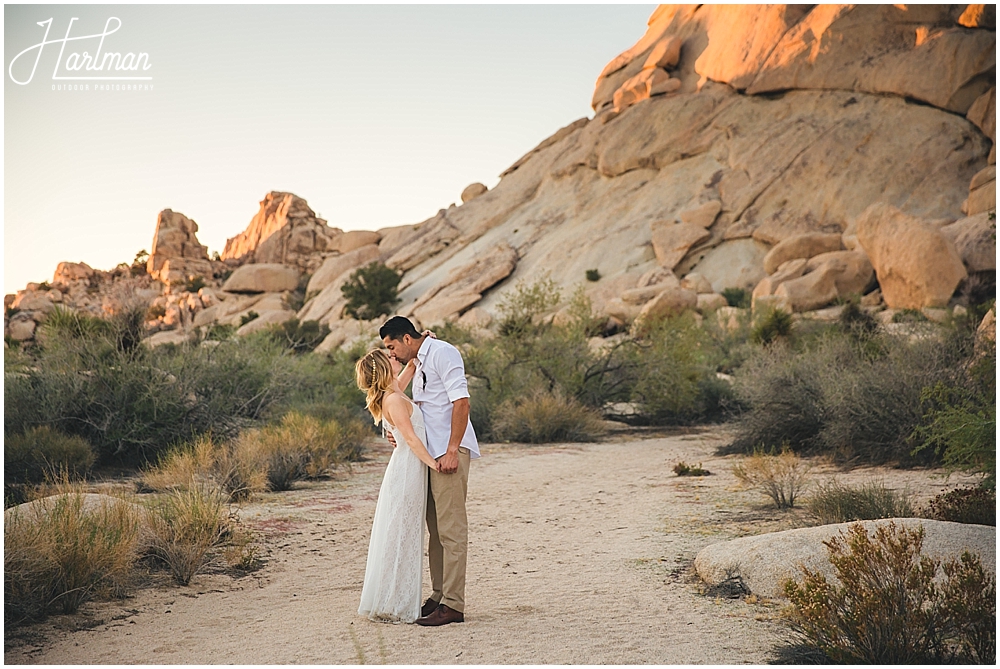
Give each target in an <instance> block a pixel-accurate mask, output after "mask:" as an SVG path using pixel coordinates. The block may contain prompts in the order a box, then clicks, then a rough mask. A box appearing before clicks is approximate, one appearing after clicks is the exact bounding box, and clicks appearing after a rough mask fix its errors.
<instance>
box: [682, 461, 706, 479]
mask: <svg viewBox="0 0 1000 669" xmlns="http://www.w3.org/2000/svg"><path fill="white" fill-rule="evenodd" d="M674 473H675V474H677V475H678V476H709V475H710V474H711V473H712V472H710V471H708V470H707V469H702V467H701V463H700V462H699V463H698V464H697V465H694V466H693V467H692V466H691V465H689V464H687V463H686V462H684V461H681V462H678V463H677V464H676V465H674Z"/></svg>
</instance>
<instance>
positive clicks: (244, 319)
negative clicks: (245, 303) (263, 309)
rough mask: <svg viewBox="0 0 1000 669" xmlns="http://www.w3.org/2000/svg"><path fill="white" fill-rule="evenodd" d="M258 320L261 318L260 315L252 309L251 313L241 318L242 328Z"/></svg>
mask: <svg viewBox="0 0 1000 669" xmlns="http://www.w3.org/2000/svg"><path fill="white" fill-rule="evenodd" d="M258 318H260V314H258V313H257V312H256V311H254V310H253V309H251V310H250V311H248V312H246V313H245V314H243V315H242V316H240V327H243V326H244V325H246V324H247V323H249V322H251V321H255V320H257V319H258Z"/></svg>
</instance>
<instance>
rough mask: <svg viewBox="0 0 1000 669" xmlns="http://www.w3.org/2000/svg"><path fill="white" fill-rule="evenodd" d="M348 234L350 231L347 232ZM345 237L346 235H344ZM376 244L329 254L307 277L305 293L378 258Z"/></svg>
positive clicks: (315, 289) (318, 288) (313, 290)
mask: <svg viewBox="0 0 1000 669" xmlns="http://www.w3.org/2000/svg"><path fill="white" fill-rule="evenodd" d="M347 234H348V235H349V234H351V233H347ZM344 236H345V237H346V236H347V235H344ZM379 253H380V251H379V246H378V244H367V245H365V246H362V247H360V248H356V249H354V250H352V251H348V252H347V253H344V254H343V255H336V256H330V257H329V258H327V259H326V260H324V261H323V264H322V265H321V266H320V268H319V269H318V270H316V273H315V274H313V275H312V277H311V278H310V279H309V285H308V286H307V287H306V294H307V295H309V294H311V293H314V292H318V291H321V290H323V289H324V288H326V287H327V286H328V285H330V283H331V282H333V281H334V280H335V279H337V277H339V276H340V275H341V274H343V273H344V272H349V271H351V270H355V269H357V268H358V267H362V266H364V265H367V264H369V263H371V262H374V261H376V260H378V259H379Z"/></svg>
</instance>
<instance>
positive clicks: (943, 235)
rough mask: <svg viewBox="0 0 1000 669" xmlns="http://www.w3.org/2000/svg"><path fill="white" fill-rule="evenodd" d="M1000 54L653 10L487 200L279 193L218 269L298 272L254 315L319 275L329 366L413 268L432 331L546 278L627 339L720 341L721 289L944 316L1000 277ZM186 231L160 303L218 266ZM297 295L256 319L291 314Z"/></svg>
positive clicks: (900, 28)
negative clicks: (634, 329)
mask: <svg viewBox="0 0 1000 669" xmlns="http://www.w3.org/2000/svg"><path fill="white" fill-rule="evenodd" d="M995 44H996V33H995V10H994V8H993V7H992V6H988V5H946V6H942V5H912V6H911V5H769V6H763V5H742V6H741V5H663V6H660V7H659V8H657V10H656V11H655V12H654V13H653V14H652V16H651V17H650V19H649V21H648V25H647V29H646V33H645V34H644V35H643V36H642V37H641V38H640V39H639V41H638V42H637V43H636V44H635V45H633V46H632V47H631V48H629V49H627V50H625V51H624V52H623V53H622V54H620V55H619V56H617V57H616V58H614V59H613V60H612V61H611V62H610V63H609V64H608V65H607V66H606V67H605V68H604V70H603V71H602V72H601V73H600V75H599V76H598V79H597V82H596V85H595V90H594V93H593V98H592V105H593V109H594V110H595V115H594V117H593V118H592V119H587V118H583V119H578V120H576V121H574V122H572V123H570V124H568V125H566V126H565V127H563V128H561V129H559V130H558V131H557V132H555V133H554V134H553V135H552V136H551V137H549V138H547V139H545V140H543V141H542V142H541V143H539V144H538V146H536V147H534V148H533V149H531V150H530V151H528V152H527V153H525V154H524V155H523V156H522V157H521V158H520V159H518V160H517V161H515V162H514V164H513V165H511V166H510V167H509V168H508V169H507V170H505V171H504V172H503V173H502V174H501V179H500V182H499V183H498V184H497V185H496V186H495V187H494V188H492V189H486V187H485V186H483V185H482V184H478V183H475V184H472V185H470V186H469V187H467V188H466V189H465V191H464V192H463V193H462V204H461V205H460V206H457V207H456V206H452V207H449V208H447V209H441V210H440V211H439V212H438V213H437V214H436V215H435V216H433V217H431V218H429V219H427V220H425V221H423V222H420V223H417V224H415V225H401V226H397V227H393V228H386V229H383V230H379V231H376V232H366V231H355V232H348V233H343V232H341V231H340V230H339V229H337V228H331V227H329V226H327V224H326V221H324V220H322V219H319V218H317V217H316V215H315V214H314V212H313V211H312V210H311V209H310V208H309V207H308V205H307V203H306V201H305V200H303V199H301V198H299V197H297V196H295V195H293V194H291V193H285V192H278V191H274V192H271V193H269V194H268V195H266V196H265V198H264V200H263V201H262V202H261V207H260V211H259V212H258V213H257V215H256V216H255V217H254V218H253V220H252V221H251V222H250V225H249V226H248V227H247V229H246V230H245V231H244V232H242V233H240V234H239V235H237V236H236V237H233V238H232V239H230V240H229V241H228V242H227V244H226V248H225V251H224V252H223V253H222V258H223V260H224V261H225V263H226V266H227V267H228V268H229V269H230V270H231V269H233V268H237V267H239V268H240V269H241V270H242V269H243V268H247V269H245V270H243V272H244V274H246V276H247V277H249V276H251V275H256V273H258V272H260V271H264V270H262V269H260V268H259V267H258V269H252V268H253V266H254V265H257V266H263V265H281V266H284V267H285V268H287V269H288V271H287V272H284V274H283V276H284V275H287V277H288V280H287V281H284V282H279V283H280V285H279V284H276V283H270V282H267V283H264V282H261V283H256V284H248V285H249V288H247V287H244V288H239V290H249V289H252V290H262V291H265V292H264V293H263V295H265V296H268V295H277V296H281V295H283V292H282V291H289V290H293V289H295V288H297V287H298V284H297V283H296V285H295V286H293V285H292V283H291V278H290V277H292V275H293V274H294V275H295V276H296V277H300V276H302V275H311V278H310V280H309V284H308V287H306V288H305V290H304V291H302V292H304V295H301V296H300V297H304V299H305V303H304V305H303V306H302V307H301V308H300V309H299V310H298V312H297V316H298V318H300V319H302V320H318V321H320V322H322V323H325V324H327V325H330V327H331V335H330V338H328V341H327V342H325V343H324V346H323V348H324V349H328V348H330V347H333V346H339V345H343V344H345V343H347V342H349V341H351V339H352V338H353V337H356V336H359V335H360V333H361V332H362V330H364V328H366V327H368V325H365V324H352V323H353V322H352V321H345V320H344V319H343V318H342V315H343V314H342V312H343V308H344V300H343V296H342V294H341V290H340V289H341V286H342V285H343V284H344V282H345V281H346V280H347V279H348V277H349V276H350V273H351V272H352V271H354V270H355V269H357V268H358V267H360V266H361V265H363V264H367V263H369V262H372V261H374V260H379V261H381V262H384V263H385V264H387V265H388V266H389V267H391V268H393V269H395V270H397V271H399V272H401V273H402V280H401V283H400V291H401V292H400V298H401V303H400V305H399V307H398V309H399V311H400V313H404V314H409V315H412V316H413V317H414V318H415V319H416V320H418V321H420V324H422V325H424V324H430V323H432V322H439V321H441V320H456V319H457V320H458V321H459V322H463V323H470V324H471V323H475V327H482V326H481V323H484V322H487V323H488V322H489V320H490V318H491V317H492V315H493V314H494V313H495V308H496V304H497V302H498V300H500V299H501V298H502V296H503V295H504V293H505V292H506V291H508V290H509V289H510V288H511V287H513V286H515V285H517V284H518V282H521V281H524V282H528V283H531V282H534V281H537V280H539V279H542V278H546V277H547V278H550V279H552V280H553V281H554V282H555V283H556V285H558V286H559V287H560V288H561V289H562V291H563V295H564V296H566V297H568V296H569V295H570V294H571V293H572V292H573V291H574V290H575V289H576V288H577V287H578V286H583V288H584V290H585V292H586V294H587V296H588V297H589V298H590V299H591V301H592V303H593V304H594V306H595V308H596V309H597V310H598V311H599V312H601V313H603V314H604V315H606V316H607V317H608V318H610V319H614V321H615V322H618V323H627V322H629V321H632V320H634V319H636V318H638V317H640V315H644V314H645V315H650V314H658V313H673V312H675V311H677V310H680V309H695V310H698V311H700V312H703V313H707V312H709V311H712V310H718V311H719V314H720V315H719V319H720V320H719V322H720V323H723V322H725V323H729V322H732V321H733V319H734V318H735V315H734V314H732V313H730V311H729V310H730V309H731V307H728V306H723V301H724V298H722V296H721V295H720V293H722V291H724V290H725V289H727V288H741V289H745V290H751V291H753V295H754V302H755V303H757V304H763V303H768V304H771V305H774V306H779V307H781V308H785V309H788V310H791V311H796V312H803V311H811V310H816V309H822V308H824V307H827V306H829V305H830V304H832V303H833V302H834V301H837V300H840V299H844V298H848V297H852V296H855V295H857V294H859V293H860V294H864V296H863V298H862V301H861V303H862V305H864V306H865V307H866V308H870V309H880V308H883V307H884V306H888V307H890V308H892V309H898V308H931V309H935V308H941V307H948V306H949V305H952V304H954V303H955V301H956V297H955V294H956V293H955V291H956V289H957V288H959V287H960V286H961V285H962V282H963V281H964V280H965V277H966V274H967V273H970V272H971V273H976V274H981V273H984V272H985V273H995V271H996V261H995V248H996V244H995V222H994V221H993V220H992V219H991V217H992V215H993V212H995V208H996V167H995V163H996V150H995V146H994V141H995V136H996V118H995V117H996V89H995V77H996V64H995ZM161 228H162V234H161ZM196 230H197V226H196V225H194V222H193V221H190V219H187V218H186V217H183V216H181V215H180V214H175V213H173V212H170V211H169V210H167V211H165V212H163V213H162V214H161V216H160V219H159V221H158V223H157V233H156V242H155V244H154V249H153V251H154V252H153V254H152V255H151V257H150V260H149V271H150V274H151V275H152V278H154V279H156V280H157V281H158V282H162V283H165V284H167V286H166V287H167V288H168V289H169V288H170V286H169V284H170V283H177V279H178V278H179V277H181V276H183V277H184V278H185V280H187V279H190V278H191V277H192V276H193V275H194V274H195V271H194V270H197V271H199V272H200V271H204V269H205V268H204V266H203V265H201V264H200V263H207V262H208V259H207V256H206V255H205V249H204V247H202V246H200V245H199V244H198V243H197V239H196V238H195V234H194V233H195V232H196ZM85 267H86V266H83V267H79V266H70V265H66V266H65V267H63V268H62V269H61V270H60V271H61V272H62V273H63V274H61V275H60V272H58V271H57V275H60V281H62V282H64V283H66V285H67V286H69V285H75V286H78V287H77V288H75V289H73V290H75V291H76V292H75V293H72V295H70V292H66V291H63V290H62V289H61V288H60V289H59V291H60V295H66V296H67V298H66V299H64V302H63V303H64V304H67V303H69V304H74V305H75V304H78V302H76V301H75V300H77V298H79V300H80V301H79V304H82V305H86V306H85V308H94V304H93V303H94V302H95V301H96V302H97V303H98V304H99V303H100V301H99V300H96V299H91V298H90V297H86V295H85V293H86V291H82V292H81V289H80V288H79V286H83V285H85V284H87V285H89V284H91V283H94V282H95V281H97V282H98V283H99V277H98V278H95V276H97V275H94V276H90V275H87V272H86V270H88V269H89V268H86V269H84V268H85ZM594 269H596V270H597V271H598V273H599V275H600V277H601V278H600V280H599V281H596V282H593V281H586V280H585V274H586V273H587V271H588V270H594ZM91 271H93V270H91ZM239 271H240V270H237V272H239ZM237 272H233V275H232V276H230V277H229V281H230V282H232V283H227V284H226V285H225V286H220V285H219V281H213V280H211V279H210V278H209V275H208V274H206V275H205V276H206V281H207V285H206V287H205V288H204V289H203V290H204V291H206V292H204V293H202V292H201V291H199V292H197V293H184V292H183V290H182V289H180V288H179V287H176V286H175V288H174V289H170V290H168V291H167V292H166V294H164V295H162V296H160V297H158V298H157V300H158V301H157V302H155V303H154V307H155V309H154V311H155V312H156V313H159V311H160V310H161V309H162V310H163V312H164V314H163V315H162V316H156V317H155V318H154V319H153V320H154V321H155V324H153V325H151V327H153V329H170V328H173V329H178V328H179V329H183V330H185V331H190V330H191V329H193V328H199V327H204V326H205V325H207V324H210V323H213V322H225V323H232V324H235V325H238V324H239V323H240V322H241V321H242V320H244V317H245V316H247V314H248V312H249V311H250V310H254V311H256V312H257V313H258V314H262V313H263V312H262V311H261V310H260V309H257V308H255V307H254V308H252V305H251V304H250V302H251V301H252V300H262V299H265V298H262V297H261V296H260V295H256V296H252V295H238V294H234V293H232V292H230V291H233V290H237V288H236V286H237V285H239V282H240V281H242V280H243V277H244V274H237ZM217 273H219V274H220V277H219V278H220V279H221V278H222V276H221V274H222V273H221V272H219V271H218V268H217ZM63 275H64V276H63ZM54 283H55V282H54ZM220 288H224V289H225V290H220ZM90 290H93V288H91V289H90ZM178 291H180V292H181V293H182V294H176V295H175V294H174V293H177V292H178ZM22 292H24V291H22ZM34 292H39V291H37V290H36V291H34ZM41 292H44V291H41ZM286 297H287V296H285V297H281V298H280V299H281V300H282V304H283V305H286V306H284V307H283V308H273V309H270V307H269V310H270V311H272V312H273V315H271V316H268V321H267V322H270V321H271V320H272V319H273V320H274V322H278V319H281V318H287V317H290V316H291V315H293V312H291V311H290V310H289V309H288V307H287V305H288V304H289V303H292V302H295V301H289V300H288V299H286ZM13 299H14V298H13V297H12V298H11V300H10V301H6V302H5V304H6V306H7V307H8V310H9V311H10V310H11V304H12V300H13ZM17 299H19V300H22V301H23V303H24V304H27V305H38V306H39V308H38V310H37V311H30V312H28V311H25V312H18V313H15V314H13V315H12V316H11V317H10V318H8V322H7V332H8V334H10V336H11V337H14V336H15V334H16V335H17V337H30V336H32V335H31V333H30V332H29V330H32V329H33V327H34V325H33V324H34V323H36V322H38V321H37V320H36V316H33V315H32V314H35V315H37V314H44V311H45V309H46V308H47V307H46V303H45V300H44V299H40V298H39V299H36V297H35V296H31V297H30V298H29V297H18V298H17ZM45 299H48V300H49V301H51V302H52V303H53V304H55V303H56V302H58V298H57V297H56V296H55V295H48V294H47V295H46V297H45ZM274 299H279V298H274ZM88 300H89V301H88ZM883 302H884V304H883ZM20 303H21V302H19V304H20ZM268 304H270V303H265V304H264V306H268ZM270 306H271V307H276V304H271V305H270ZM557 310H558V308H557ZM20 313H28V314H29V315H28V316H20V315H19V314H20ZM935 313H936V312H935ZM38 318H41V316H39V317H38ZM27 321H31V323H32V324H31V325H29V324H28V322H27ZM151 323H152V321H151ZM263 323H265V321H261V322H260V323H259V324H258V325H257V326H255V327H261V326H262V325H263ZM252 329H254V328H247V330H252Z"/></svg>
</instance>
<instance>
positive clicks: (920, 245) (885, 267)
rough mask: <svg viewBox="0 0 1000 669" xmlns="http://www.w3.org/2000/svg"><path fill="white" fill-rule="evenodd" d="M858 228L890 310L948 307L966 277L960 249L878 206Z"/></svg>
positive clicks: (929, 228)
mask: <svg viewBox="0 0 1000 669" xmlns="http://www.w3.org/2000/svg"><path fill="white" fill-rule="evenodd" d="M856 226H857V234H858V242H859V244H860V245H861V247H862V248H863V249H864V250H865V253H867V255H868V258H869V259H870V260H871V264H872V266H873V267H874V268H875V274H876V276H877V277H878V282H879V286H880V288H881V290H882V297H883V299H884V300H885V303H886V306H888V307H889V308H891V309H921V308H923V307H943V306H946V305H947V304H948V300H949V299H951V296H952V294H953V293H954V292H955V288H956V287H958V284H959V283H960V282H961V281H962V279H964V278H965V277H966V271H965V266H964V265H963V264H962V258H961V256H959V254H958V251H957V250H956V249H955V245H954V244H953V243H952V241H951V240H950V239H948V237H947V236H945V235H944V234H943V233H942V232H941V230H940V229H939V228H937V227H935V226H934V225H931V224H930V223H928V222H926V221H923V220H921V219H919V218H916V217H913V216H909V215H907V214H905V213H903V212H902V211H900V210H899V209H896V208H895V207H893V206H890V205H887V204H884V203H876V204H873V205H872V206H870V207H869V208H868V209H866V210H865V211H864V212H863V213H862V214H861V216H859V217H858V219H857V221H856Z"/></svg>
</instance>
